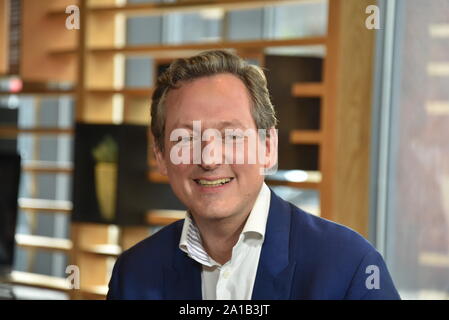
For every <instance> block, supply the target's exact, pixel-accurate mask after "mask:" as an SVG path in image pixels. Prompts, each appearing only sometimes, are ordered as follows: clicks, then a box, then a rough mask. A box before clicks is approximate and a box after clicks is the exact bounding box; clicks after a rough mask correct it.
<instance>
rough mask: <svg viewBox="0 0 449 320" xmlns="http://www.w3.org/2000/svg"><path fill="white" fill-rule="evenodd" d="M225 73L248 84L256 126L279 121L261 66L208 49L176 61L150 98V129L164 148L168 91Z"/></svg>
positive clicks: (260, 126)
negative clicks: (165, 103) (186, 83)
mask: <svg viewBox="0 0 449 320" xmlns="http://www.w3.org/2000/svg"><path fill="white" fill-rule="evenodd" d="M222 73H230V74H233V75H235V76H236V77H238V78H239V79H240V80H242V82H243V83H244V84H245V86H246V88H247V89H248V93H249V95H250V97H251V101H252V110H251V113H252V116H253V118H254V121H255V123H256V126H257V129H270V128H272V127H274V126H275V125H276V123H277V119H276V114H275V111H274V107H273V105H272V103H271V101H270V95H269V92H268V89H267V80H266V78H265V75H264V73H263V71H262V69H261V68H260V67H258V66H255V65H251V64H249V63H247V62H246V61H245V60H243V59H242V58H240V57H238V56H237V55H235V54H232V53H230V52H228V51H225V50H212V51H205V52H202V53H200V54H198V55H196V56H193V57H190V58H185V59H177V60H175V61H173V62H172V64H171V65H170V66H169V67H168V69H167V70H165V72H164V73H163V74H162V75H161V76H160V77H159V78H158V80H157V84H156V88H155V90H154V92H153V97H152V102H151V132H152V134H153V136H154V139H155V143H156V147H157V148H159V150H161V151H163V150H164V133H165V106H164V102H165V99H166V97H167V94H168V92H169V91H170V90H171V89H177V88H180V87H181V85H182V83H185V82H188V81H191V80H194V79H198V78H201V77H207V76H213V75H216V74H222Z"/></svg>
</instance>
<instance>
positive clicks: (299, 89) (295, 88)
mask: <svg viewBox="0 0 449 320" xmlns="http://www.w3.org/2000/svg"><path fill="white" fill-rule="evenodd" d="M323 94H324V85H323V83H321V82H304V83H295V84H293V85H292V96H294V97H300V98H301V97H321V96H323Z"/></svg>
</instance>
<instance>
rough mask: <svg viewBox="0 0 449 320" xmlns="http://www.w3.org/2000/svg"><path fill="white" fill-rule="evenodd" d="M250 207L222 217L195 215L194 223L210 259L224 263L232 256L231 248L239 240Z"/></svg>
mask: <svg viewBox="0 0 449 320" xmlns="http://www.w3.org/2000/svg"><path fill="white" fill-rule="evenodd" d="M250 212H251V209H249V210H245V211H244V213H242V214H237V215H232V216H230V217H227V218H223V219H201V218H198V219H197V218H196V217H195V223H196V224H197V226H198V229H199V231H200V233H201V239H202V244H203V247H204V249H205V250H206V252H207V253H208V254H209V256H210V257H212V259H214V260H215V261H217V262H218V263H220V264H221V265H223V264H225V263H226V262H227V261H229V260H230V259H231V257H232V248H234V246H235V244H236V243H237V241H238V240H239V237H240V234H241V232H242V230H243V227H244V225H245V222H246V220H247V218H248V216H249V213H250Z"/></svg>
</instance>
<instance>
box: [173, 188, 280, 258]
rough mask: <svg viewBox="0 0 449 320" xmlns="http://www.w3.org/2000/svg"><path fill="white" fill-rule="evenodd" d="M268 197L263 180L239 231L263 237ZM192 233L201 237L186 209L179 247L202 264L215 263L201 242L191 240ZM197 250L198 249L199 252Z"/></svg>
mask: <svg viewBox="0 0 449 320" xmlns="http://www.w3.org/2000/svg"><path fill="white" fill-rule="evenodd" d="M270 199H271V191H270V189H269V188H268V186H267V185H266V184H265V182H264V183H263V184H262V187H261V189H260V191H259V195H258V196H257V199H256V202H255V203H254V206H253V208H252V210H251V212H250V214H249V216H248V219H247V220H246V223H245V226H244V227H243V230H242V233H241V234H242V235H246V234H249V233H256V234H258V235H259V236H260V237H261V238H262V239H264V238H265V229H266V225H267V219H268V212H269V210H270ZM189 234H190V237H189ZM192 235H196V236H197V238H198V239H201V235H200V233H199V230H198V228H197V226H196V224H195V221H194V220H193V218H192V216H191V214H190V212H189V211H187V214H186V217H185V219H184V225H183V227H182V232H181V239H180V240H179V249H181V250H182V251H184V252H185V253H187V254H188V255H189V256H190V257H191V258H193V259H195V260H197V261H198V262H200V263H201V264H203V265H209V266H212V265H214V264H216V262H215V261H213V259H212V258H210V257H209V255H208V254H207V253H206V252H205V250H204V248H203V247H202V244H201V243H200V244H199V245H195V243H194V241H192V239H191V236H192ZM192 247H194V248H193V249H194V250H192ZM194 251H195V252H194ZM198 251H200V252H199V254H198ZM203 253H204V254H205V255H206V256H207V258H206V257H204V255H203Z"/></svg>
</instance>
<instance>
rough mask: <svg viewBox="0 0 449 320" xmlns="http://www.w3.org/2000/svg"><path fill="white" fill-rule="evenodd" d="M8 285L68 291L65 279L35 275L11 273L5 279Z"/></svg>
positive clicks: (18, 272)
mask: <svg viewBox="0 0 449 320" xmlns="http://www.w3.org/2000/svg"><path fill="white" fill-rule="evenodd" d="M6 280H7V281H8V282H9V283H13V284H20V285H25V286H32V287H37V288H43V289H51V290H58V291H69V290H71V289H70V287H69V283H68V281H67V279H65V278H59V277H52V276H46V275H41V274H36V273H29V272H21V271H12V272H11V274H10V276H9V277H8V278H7V279H6Z"/></svg>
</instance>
